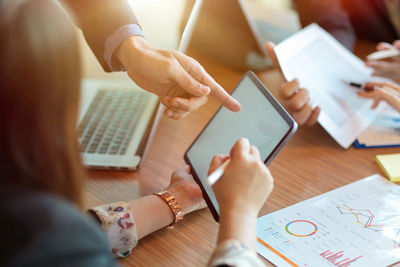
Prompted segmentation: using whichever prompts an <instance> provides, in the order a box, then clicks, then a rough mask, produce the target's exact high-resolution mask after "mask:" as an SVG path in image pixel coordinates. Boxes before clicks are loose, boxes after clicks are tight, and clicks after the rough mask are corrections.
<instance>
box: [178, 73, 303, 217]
mask: <svg viewBox="0 0 400 267" xmlns="http://www.w3.org/2000/svg"><path fill="white" fill-rule="evenodd" d="M231 95H232V97H233V98H235V99H236V100H238V101H239V103H240V104H241V105H242V109H241V111H240V112H237V113H234V112H231V111H229V110H228V109H226V108H224V107H221V108H220V109H219V110H218V111H217V113H216V114H215V115H214V117H213V118H212V119H211V120H210V122H209V123H208V124H207V125H206V127H205V128H204V129H203V131H202V132H201V133H200V134H199V136H198V137H197V138H196V140H195V141H194V142H193V144H192V145H191V146H190V147H189V149H188V150H187V151H186V153H185V156H184V158H185V162H186V163H187V164H188V165H189V166H190V169H191V172H192V175H193V177H194V179H195V180H196V182H197V183H198V184H199V186H200V188H201V190H202V192H203V197H204V199H205V200H206V203H207V206H208V207H209V209H210V211H211V213H212V214H213V216H214V218H215V220H216V221H218V219H219V207H218V202H217V200H216V198H215V195H214V191H213V189H212V188H211V186H210V185H209V184H208V182H207V179H206V178H207V174H208V168H209V166H210V162H211V159H212V158H213V157H214V155H216V154H229V151H230V149H231V148H232V146H233V145H234V144H235V142H236V141H237V140H238V139H239V138H241V137H245V138H247V139H249V141H250V143H251V144H252V145H254V146H256V147H257V148H258V149H259V151H260V155H261V158H262V159H264V162H265V164H266V165H268V164H269V163H270V162H271V161H272V160H273V159H274V157H275V156H276V155H277V154H278V152H279V151H280V150H281V148H282V147H283V146H284V145H285V144H286V142H287V141H288V140H289V139H290V137H292V136H293V134H294V133H295V132H296V129H297V124H296V122H295V121H294V120H293V119H292V117H291V116H290V115H289V114H288V113H287V112H286V110H285V109H284V108H283V107H282V106H281V105H280V104H279V102H278V101H277V100H276V99H275V98H274V97H273V96H272V94H271V93H270V92H269V91H268V89H267V88H266V87H265V86H264V84H263V83H262V82H261V81H260V80H258V78H257V77H256V75H255V74H254V73H253V72H247V73H246V74H245V75H244V76H243V78H242V79H241V80H240V82H239V84H238V85H237V86H236V88H235V89H234V90H233V92H232V94H231ZM243 178H244V179H245V177H243Z"/></svg>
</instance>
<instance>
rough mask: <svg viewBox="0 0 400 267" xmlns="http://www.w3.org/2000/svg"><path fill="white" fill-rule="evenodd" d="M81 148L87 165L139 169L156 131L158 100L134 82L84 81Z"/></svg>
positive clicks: (99, 167)
mask: <svg viewBox="0 0 400 267" xmlns="http://www.w3.org/2000/svg"><path fill="white" fill-rule="evenodd" d="M81 103H82V104H81V111H80V119H79V124H78V130H79V133H80V138H79V146H80V150H81V155H82V158H83V162H84V164H85V165H86V166H88V167H91V168H97V169H114V170H136V169H138V167H139V165H140V163H141V162H142V160H143V158H144V155H145V152H146V151H147V148H148V145H149V144H150V141H151V138H149V137H150V136H152V135H151V133H152V132H153V133H154V131H155V130H156V126H157V123H155V122H156V121H155V114H156V111H157V106H158V104H159V98H158V97H157V96H155V95H153V94H151V93H148V92H147V91H145V90H143V89H141V88H140V87H138V86H136V85H135V84H134V83H133V82H132V81H122V80H121V81H119V80H91V79H85V80H83V82H82V91H81Z"/></svg>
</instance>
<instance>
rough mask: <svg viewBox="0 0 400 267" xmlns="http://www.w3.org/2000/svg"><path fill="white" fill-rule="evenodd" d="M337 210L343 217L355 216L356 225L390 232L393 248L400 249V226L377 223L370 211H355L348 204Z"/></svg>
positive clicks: (376, 230)
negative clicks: (347, 215)
mask: <svg viewBox="0 0 400 267" xmlns="http://www.w3.org/2000/svg"><path fill="white" fill-rule="evenodd" d="M337 209H338V210H339V212H340V214H342V215H346V214H349V215H353V216H354V217H355V218H356V223H358V224H360V225H362V226H363V227H364V228H365V229H368V230H371V231H375V232H381V231H390V232H391V233H392V235H393V239H392V241H393V247H394V248H400V224H385V223H377V222H376V221H377V218H376V216H375V215H374V213H373V212H372V211H371V210H369V209H365V210H363V209H353V208H350V207H349V206H347V205H346V204H343V205H341V206H338V207H337Z"/></svg>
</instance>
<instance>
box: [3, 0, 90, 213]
mask: <svg viewBox="0 0 400 267" xmlns="http://www.w3.org/2000/svg"><path fill="white" fill-rule="evenodd" d="M82 1H85V0H82ZM80 75H81V71H80V58H79V50H78V43H77V38H76V33H75V30H74V28H73V26H72V24H71V22H70V20H69V18H68V16H67V15H66V13H65V11H64V10H63V9H62V7H61V6H60V5H59V4H58V1H53V0H34V1H32V0H31V1H28V0H26V1H23V0H0V187H3V185H5V186H8V185H10V186H13V187H18V188H23V189H28V190H35V191H41V192H49V193H53V194H56V195H58V196H61V197H64V198H66V199H69V200H71V201H73V202H75V203H77V204H78V205H79V204H80V203H81V189H82V182H83V175H84V171H83V168H82V165H81V162H80V157H79V151H78V143H77V142H78V139H77V133H76V131H77V130H76V128H77V127H76V126H77V125H76V123H77V111H78V102H79V89H80V79H81V77H80Z"/></svg>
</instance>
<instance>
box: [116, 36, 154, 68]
mask: <svg viewBox="0 0 400 267" xmlns="http://www.w3.org/2000/svg"><path fill="white" fill-rule="evenodd" d="M149 47H150V46H149V44H148V42H147V41H146V39H145V38H144V37H142V36H139V35H134V36H130V37H129V38H126V39H125V40H124V41H123V42H122V43H121V44H120V45H119V46H118V47H117V49H115V52H114V55H115V57H116V58H117V59H118V60H119V62H121V64H122V65H125V64H124V61H125V60H126V59H127V58H129V57H130V56H133V57H137V56H138V54H140V53H142V52H141V51H143V49H148V48H149Z"/></svg>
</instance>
